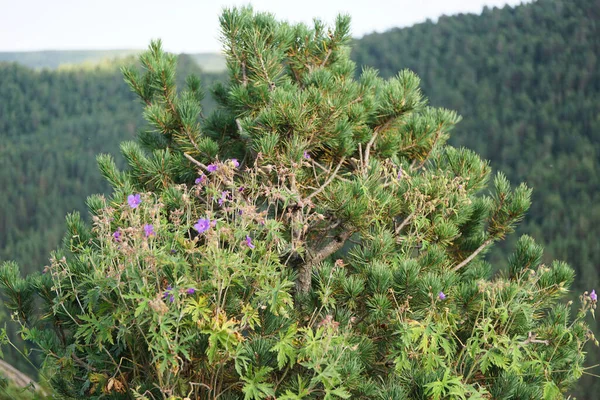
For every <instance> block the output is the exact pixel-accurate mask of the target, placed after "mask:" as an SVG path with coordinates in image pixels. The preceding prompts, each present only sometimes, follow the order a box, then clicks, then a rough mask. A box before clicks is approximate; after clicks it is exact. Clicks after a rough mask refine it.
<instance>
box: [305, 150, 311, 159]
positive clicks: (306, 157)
mask: <svg viewBox="0 0 600 400" xmlns="http://www.w3.org/2000/svg"><path fill="white" fill-rule="evenodd" d="M303 156H304V159H306V160H310V154H308V151H306V150H304V155H303Z"/></svg>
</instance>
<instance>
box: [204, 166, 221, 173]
mask: <svg viewBox="0 0 600 400" xmlns="http://www.w3.org/2000/svg"><path fill="white" fill-rule="evenodd" d="M206 169H207V170H208V172H216V171H217V170H218V169H219V167H218V166H217V164H209V165H208V166H207V167H206Z"/></svg>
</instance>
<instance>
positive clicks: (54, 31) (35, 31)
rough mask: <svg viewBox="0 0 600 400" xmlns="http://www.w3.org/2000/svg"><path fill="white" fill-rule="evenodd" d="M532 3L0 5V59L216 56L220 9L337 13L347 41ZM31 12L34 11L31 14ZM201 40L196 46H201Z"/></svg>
mask: <svg viewBox="0 0 600 400" xmlns="http://www.w3.org/2000/svg"><path fill="white" fill-rule="evenodd" d="M528 2H530V1H529V0H525V1H522V0H423V1H421V2H420V3H418V4H415V2H413V1H407V0H400V1H397V2H395V3H394V4H389V2H388V1H384V0H372V1H370V2H368V3H365V2H364V1H359V0H346V1H341V0H334V1H328V2H322V1H318V0H305V1H303V2H300V3H288V2H281V1H276V0H256V1H253V2H249V1H242V0H231V1H212V2H209V1H206V0H203V1H187V0H173V1H172V2H171V3H170V4H169V5H164V4H162V2H160V1H158V0H146V1H143V0H131V1H126V2H123V1H117V0H106V1H103V2H81V1H76V0H55V1H53V2H47V1H42V0H33V1H28V2H14V1H9V0H0V3H4V4H2V5H3V7H2V9H3V11H4V12H3V13H2V15H0V52H41V51H92V50H95V51H100V50H119V51H125V50H141V49H144V48H146V47H147V45H148V43H149V42H150V40H151V39H155V38H161V39H162V40H163V44H164V47H165V49H167V50H168V51H171V52H174V53H192V54H198V53H218V52H220V50H221V46H220V43H219V40H218V36H219V23H218V16H219V13H220V11H221V9H222V8H223V7H229V6H241V5H245V4H249V3H251V4H252V5H253V7H254V9H255V10H258V11H268V12H271V13H273V14H275V15H276V17H277V18H278V19H282V20H288V21H290V22H305V23H310V22H311V21H312V19H313V17H319V18H320V19H322V20H323V21H325V22H326V23H328V24H331V23H332V22H333V21H334V19H335V16H336V15H337V14H339V13H347V14H349V15H350V16H351V17H352V22H353V23H352V36H354V37H362V36H364V35H365V34H368V33H373V32H383V31H386V30H389V29H392V28H395V27H406V26H411V25H414V24H417V23H420V22H425V21H426V20H427V19H431V20H437V18H439V17H440V16H442V15H455V14H459V13H481V11H482V10H483V7H485V6H487V7H503V6H505V5H510V6H515V5H518V4H521V3H528ZM32 9H35V10H36V11H35V12H34V13H32V12H31V10H32ZM198 38H201V39H198Z"/></svg>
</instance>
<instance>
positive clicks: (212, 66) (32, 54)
mask: <svg viewBox="0 0 600 400" xmlns="http://www.w3.org/2000/svg"><path fill="white" fill-rule="evenodd" d="M142 51H143V50H132V49H129V50H127V49H125V50H42V51H23V52H18V51H17V52H0V62H16V63H18V64H21V65H24V66H26V67H29V68H33V69H42V68H49V69H56V68H59V67H60V66H63V65H72V64H90V63H91V64H94V63H100V62H103V61H105V60H114V59H121V58H127V57H131V56H137V55H138V54H140V53H141V52H142ZM186 55H188V56H189V57H190V58H191V59H192V60H194V61H195V62H196V64H198V66H199V67H200V68H202V70H203V71H204V72H208V73H219V72H222V71H224V70H225V68H226V65H225V57H223V56H222V55H221V54H219V53H194V54H186Z"/></svg>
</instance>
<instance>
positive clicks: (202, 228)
mask: <svg viewBox="0 0 600 400" xmlns="http://www.w3.org/2000/svg"><path fill="white" fill-rule="evenodd" d="M209 228H210V219H208V218H200V219H199V220H198V222H196V224H195V225H194V229H195V230H197V231H198V233H204V232H206V231H207V230H208V229H209Z"/></svg>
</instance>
